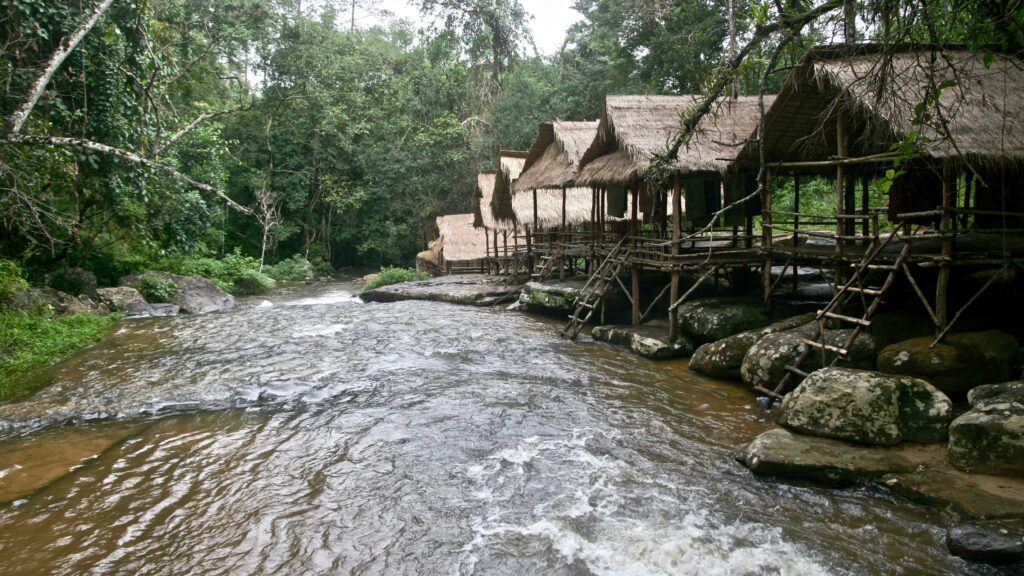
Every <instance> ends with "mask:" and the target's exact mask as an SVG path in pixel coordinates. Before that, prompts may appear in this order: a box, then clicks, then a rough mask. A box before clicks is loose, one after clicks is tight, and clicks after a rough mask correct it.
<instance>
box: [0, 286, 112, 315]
mask: <svg viewBox="0 0 1024 576" xmlns="http://www.w3.org/2000/svg"><path fill="white" fill-rule="evenodd" d="M8 306H9V307H10V308H11V309H12V310H19V311H22V312H28V313H44V312H52V313H54V314H98V315H101V316H103V315H107V314H110V309H109V308H107V306H106V305H105V304H103V303H101V302H94V301H93V300H92V299H90V298H89V297H88V296H86V295H84V294H83V295H81V296H71V295H70V294H67V293H65V292H61V291H60V290H56V289H54V288H22V289H19V290H16V291H15V293H14V297H13V298H11V301H10V302H9V303H8Z"/></svg>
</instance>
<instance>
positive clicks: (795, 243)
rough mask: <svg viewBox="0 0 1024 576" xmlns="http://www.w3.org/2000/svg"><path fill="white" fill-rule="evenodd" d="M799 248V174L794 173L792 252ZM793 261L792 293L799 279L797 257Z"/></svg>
mask: <svg viewBox="0 0 1024 576" xmlns="http://www.w3.org/2000/svg"><path fill="white" fill-rule="evenodd" d="M799 250H800V175H799V174H796V175H794V176H793V253H794V254H796V253H797V252H798V251H799ZM793 260H794V263H793V293H794V294H795V293H796V291H797V290H798V289H799V288H800V287H799V282H800V279H799V277H798V275H797V264H796V261H797V260H798V258H794V259H793Z"/></svg>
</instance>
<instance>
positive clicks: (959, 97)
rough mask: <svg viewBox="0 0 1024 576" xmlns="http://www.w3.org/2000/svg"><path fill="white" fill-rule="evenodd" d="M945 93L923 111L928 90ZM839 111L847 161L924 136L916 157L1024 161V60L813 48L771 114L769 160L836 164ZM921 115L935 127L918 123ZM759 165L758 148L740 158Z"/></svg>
mask: <svg viewBox="0 0 1024 576" xmlns="http://www.w3.org/2000/svg"><path fill="white" fill-rule="evenodd" d="M986 59H989V62H988V63H987V64H986ZM938 85H945V86H946V87H945V88H943V89H942V91H941V93H940V98H939V100H938V106H937V107H936V106H935V105H924V106H923V108H922V103H924V102H925V101H926V98H927V96H928V95H929V92H930V89H929V87H930V86H938ZM838 110H842V111H843V114H844V123H845V124H846V126H847V129H846V133H847V135H848V144H847V152H846V155H847V156H849V157H856V156H866V155H870V154H877V153H884V152H888V151H889V150H890V148H891V146H892V145H893V144H895V143H898V142H902V141H904V139H905V138H907V137H908V135H910V134H911V133H917V134H918V135H919V139H918V151H919V152H920V153H921V154H922V155H924V156H926V157H931V158H946V157H955V156H963V157H967V158H972V159H976V160H982V161H985V162H1007V161H1010V162H1021V161H1024V61H1022V60H1020V59H1018V58H1015V57H1012V56H1006V55H994V54H989V55H988V56H986V55H985V53H983V52H975V51H969V50H954V49H932V48H930V47H921V46H910V47H900V48H897V49H896V51H895V52H892V51H890V52H889V53H888V54H887V53H886V50H885V49H884V48H883V47H881V46H876V45H850V46H847V45H842V46H820V47H817V48H814V49H812V50H811V51H809V52H808V53H807V55H806V56H805V57H804V59H803V61H802V62H801V63H800V64H799V65H798V66H797V67H796V69H794V71H793V72H792V73H791V74H790V76H789V78H788V79H787V80H786V83H785V84H784V86H783V88H782V91H781V93H780V94H779V97H778V99H777V100H776V101H775V103H774V105H773V106H772V107H771V108H770V109H769V110H768V112H767V114H766V117H765V129H766V133H765V139H764V140H765V155H766V159H767V160H768V161H799V160H824V159H828V158H831V157H834V156H836V155H837V147H836V114H837V111H838ZM922 111H924V112H927V113H928V114H929V115H930V116H931V117H932V119H931V121H930V122H925V123H921V122H919V121H918V120H917V119H918V118H920V114H919V112H922ZM942 122H945V123H946V125H947V126H948V133H947V132H946V131H945V130H943V129H942V128H941V125H942ZM758 157H759V151H758V147H757V146H754V145H748V146H747V147H746V148H745V149H744V151H743V153H742V161H743V162H745V163H755V162H756V161H757V159H758Z"/></svg>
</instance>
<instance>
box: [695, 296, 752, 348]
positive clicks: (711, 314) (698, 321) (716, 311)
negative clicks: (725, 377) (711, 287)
mask: <svg viewBox="0 0 1024 576" xmlns="http://www.w3.org/2000/svg"><path fill="white" fill-rule="evenodd" d="M676 314H677V318H678V322H679V328H680V329H681V330H683V331H684V332H686V333H687V334H690V335H691V336H693V338H694V340H696V341H698V342H714V341H715V340H721V339H722V338H725V337H727V336H732V335H733V334H738V333H740V332H744V331H746V330H752V329H754V328H760V327H762V326H767V325H768V323H769V322H771V319H770V318H769V316H768V315H767V314H765V313H764V311H762V310H761V305H760V303H759V302H757V301H756V300H751V299H749V298H701V299H699V300H691V301H689V302H687V303H685V304H683V305H682V306H680V307H679V308H678V309H676Z"/></svg>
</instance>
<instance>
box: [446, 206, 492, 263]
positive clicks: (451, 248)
mask: <svg viewBox="0 0 1024 576" xmlns="http://www.w3.org/2000/svg"><path fill="white" fill-rule="evenodd" d="M473 218H474V215H473V214H449V215H447V216H438V217H437V230H438V233H439V236H438V240H440V242H441V256H442V257H443V258H444V261H445V262H467V261H470V260H480V259H481V258H486V257H487V232H486V231H485V230H483V229H482V228H476V227H474V226H473Z"/></svg>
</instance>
